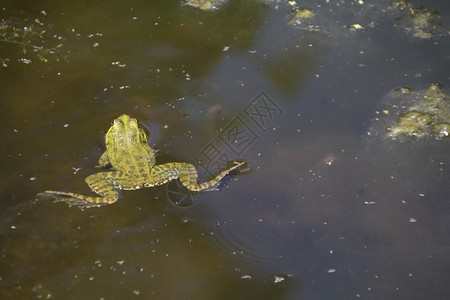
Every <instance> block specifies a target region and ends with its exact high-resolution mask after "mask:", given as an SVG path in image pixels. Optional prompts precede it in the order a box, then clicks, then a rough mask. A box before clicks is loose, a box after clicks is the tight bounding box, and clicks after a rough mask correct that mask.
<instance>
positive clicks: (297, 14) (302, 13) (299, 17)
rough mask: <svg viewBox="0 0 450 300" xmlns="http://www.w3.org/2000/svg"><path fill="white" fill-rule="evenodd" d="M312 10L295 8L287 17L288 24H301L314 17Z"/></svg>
mask: <svg viewBox="0 0 450 300" xmlns="http://www.w3.org/2000/svg"><path fill="white" fill-rule="evenodd" d="M314 14H315V12H314V9H311V8H296V9H294V10H293V11H292V12H291V14H290V16H289V24H294V25H295V24H302V22H303V21H304V20H307V19H311V18H312V17H314Z"/></svg>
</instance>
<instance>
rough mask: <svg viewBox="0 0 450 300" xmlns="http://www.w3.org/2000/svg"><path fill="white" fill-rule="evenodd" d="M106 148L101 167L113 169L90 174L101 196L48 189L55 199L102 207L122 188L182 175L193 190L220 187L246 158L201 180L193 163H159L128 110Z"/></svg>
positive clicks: (111, 130) (113, 128)
mask: <svg viewBox="0 0 450 300" xmlns="http://www.w3.org/2000/svg"><path fill="white" fill-rule="evenodd" d="M105 144H106V151H105V152H104V153H103V154H102V155H101V157H100V159H99V161H98V164H99V167H100V168H107V167H108V166H112V169H111V170H107V171H104V172H100V173H96V174H92V175H90V176H88V177H87V178H86V183H87V184H88V185H89V187H90V188H91V189H92V191H94V192H95V193H97V194H98V195H100V196H97V197H95V196H85V195H81V194H76V193H68V192H60V191H45V192H43V193H41V195H47V196H51V197H53V198H54V199H55V202H59V201H61V202H66V203H68V204H69V206H73V205H75V206H78V207H79V208H81V209H83V208H90V207H99V206H102V205H106V204H112V203H114V202H116V201H117V200H118V198H119V194H118V189H120V190H136V189H140V188H143V187H154V186H159V185H163V184H165V183H167V182H169V181H170V180H174V179H179V180H180V182H181V183H182V184H183V186H185V187H186V188H187V189H189V190H190V191H195V192H197V191H210V190H216V189H217V188H216V187H217V185H218V184H219V183H220V180H221V179H222V178H223V177H225V176H226V175H227V174H228V173H230V172H231V171H233V170H235V169H237V168H239V167H240V166H242V165H243V164H244V162H236V163H235V164H234V165H233V166H232V167H230V168H228V169H227V170H225V171H223V172H221V173H220V174H219V175H217V176H216V177H215V178H214V179H212V180H210V181H208V182H204V183H198V182H197V180H198V174H197V171H196V170H195V167H194V166H193V165H192V164H190V163H185V162H171V163H166V164H161V165H156V159H155V151H154V150H153V149H152V148H150V147H149V146H148V144H147V135H146V133H145V131H144V130H143V129H142V127H140V125H139V123H138V121H137V120H136V119H135V118H132V117H130V116H128V115H126V114H124V115H121V116H120V117H118V118H117V119H115V120H114V122H113V124H112V126H111V127H110V128H109V130H108V132H107V133H106V136H105Z"/></svg>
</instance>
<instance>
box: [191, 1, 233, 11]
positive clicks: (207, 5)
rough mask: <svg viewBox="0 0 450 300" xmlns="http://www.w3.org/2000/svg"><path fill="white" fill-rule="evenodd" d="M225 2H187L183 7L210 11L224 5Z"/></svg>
mask: <svg viewBox="0 0 450 300" xmlns="http://www.w3.org/2000/svg"><path fill="white" fill-rule="evenodd" d="M226 2H228V1H226V0H215V1H214V0H187V1H186V2H185V5H188V6H192V7H196V8H199V9H201V10H206V11H211V10H215V9H217V8H219V7H220V6H222V5H223V4H225V3H226Z"/></svg>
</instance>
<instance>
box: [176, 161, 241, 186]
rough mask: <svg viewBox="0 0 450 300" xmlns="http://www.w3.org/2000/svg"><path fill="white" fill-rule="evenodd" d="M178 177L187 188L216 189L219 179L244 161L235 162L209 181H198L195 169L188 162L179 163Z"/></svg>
mask: <svg viewBox="0 0 450 300" xmlns="http://www.w3.org/2000/svg"><path fill="white" fill-rule="evenodd" d="M180 164H181V166H180V167H179V171H178V172H179V174H178V178H179V179H180V182H181V183H182V184H183V185H184V186H185V187H186V188H187V189H189V190H191V191H194V192H198V191H212V190H216V189H217V185H218V184H219V183H220V180H222V178H224V177H225V176H226V175H228V173H230V172H231V171H233V170H236V169H237V168H239V167H240V166H242V165H243V164H244V162H240V163H236V164H235V165H234V166H232V167H231V168H228V169H227V170H225V171H222V172H221V173H220V174H219V175H217V176H216V177H215V178H214V179H211V180H210V181H207V182H203V183H198V182H197V180H198V174H197V171H196V170H195V167H194V166H193V165H191V164H189V163H180Z"/></svg>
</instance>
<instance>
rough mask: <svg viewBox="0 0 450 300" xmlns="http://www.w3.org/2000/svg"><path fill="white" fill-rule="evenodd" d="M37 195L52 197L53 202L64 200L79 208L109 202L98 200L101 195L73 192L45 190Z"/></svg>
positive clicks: (97, 205) (98, 205)
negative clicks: (93, 195)
mask: <svg viewBox="0 0 450 300" xmlns="http://www.w3.org/2000/svg"><path fill="white" fill-rule="evenodd" d="M38 195H39V196H45V197H51V198H53V203H57V202H65V203H67V204H68V205H69V207H71V206H76V207H78V208H79V209H81V210H83V209H85V208H92V207H100V206H103V205H106V204H109V203H105V202H100V201H99V199H102V198H101V197H87V196H84V195H80V194H75V193H66V192H59V191H45V192H42V193H39V194H38Z"/></svg>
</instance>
